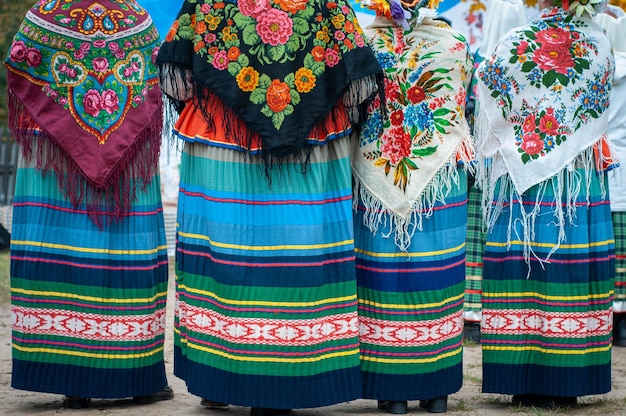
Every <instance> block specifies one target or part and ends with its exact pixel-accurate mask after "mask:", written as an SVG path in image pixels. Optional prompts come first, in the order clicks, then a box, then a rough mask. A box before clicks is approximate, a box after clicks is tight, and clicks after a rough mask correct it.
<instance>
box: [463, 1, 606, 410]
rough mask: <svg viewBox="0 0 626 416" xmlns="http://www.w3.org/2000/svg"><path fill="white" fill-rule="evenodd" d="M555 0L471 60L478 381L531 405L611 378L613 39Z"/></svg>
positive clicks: (586, 8) (589, 389) (600, 389)
mask: <svg viewBox="0 0 626 416" xmlns="http://www.w3.org/2000/svg"><path fill="white" fill-rule="evenodd" d="M552 4H553V3H551V2H550V1H541V2H540V9H541V12H540V14H539V17H538V18H537V19H536V20H534V21H532V22H530V23H528V24H527V25H525V26H523V27H521V28H518V29H514V30H512V31H511V32H509V33H508V34H507V35H506V36H505V37H504V38H503V39H502V40H501V41H500V42H499V43H498V45H497V46H496V48H495V51H494V53H493V54H492V55H491V56H490V57H488V58H487V59H485V61H483V63H482V64H481V65H480V66H479V68H478V77H479V79H480V82H479V85H478V111H479V114H478V117H477V120H476V130H475V137H476V149H477V154H478V160H479V163H478V170H479V172H478V174H477V180H478V183H479V186H480V187H481V189H482V190H483V192H484V207H483V208H484V210H485V216H486V222H487V227H488V235H487V242H486V247H485V255H484V274H483V278H484V280H483V283H484V286H483V320H482V345H483V388H482V391H483V392H485V393H501V394H512V395H514V396H513V402H514V403H520V404H522V405H533V406H540V407H555V406H568V405H575V403H576V398H577V396H584V395H591V394H602V393H606V392H608V391H609V390H610V389H611V305H612V300H613V276H614V271H615V270H614V268H615V255H614V241H613V230H612V222H611V212H610V207H609V200H608V192H607V177H606V175H605V171H606V170H607V169H608V168H609V167H610V165H611V158H610V150H609V148H608V144H607V142H606V140H605V137H606V128H607V120H608V111H607V108H608V106H609V95H610V91H611V86H612V82H613V71H614V59H613V54H612V52H611V43H610V42H609V40H608V39H607V37H606V35H605V34H604V33H603V31H602V29H601V28H600V27H598V25H596V24H595V23H594V22H593V21H592V18H591V15H592V14H594V8H593V4H591V2H585V3H584V4H583V3H582V2H578V1H574V2H572V3H569V4H568V3H567V2H565V1H564V2H563V3H562V4H561V2H560V1H558V5H556V6H553V5H552ZM485 161H489V163H485Z"/></svg>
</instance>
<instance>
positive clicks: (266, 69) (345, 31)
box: [157, 0, 381, 158]
mask: <svg viewBox="0 0 626 416" xmlns="http://www.w3.org/2000/svg"><path fill="white" fill-rule="evenodd" d="M157 62H158V64H159V65H161V67H162V69H164V70H163V71H162V73H163V75H162V77H166V78H167V77H168V76H174V77H180V70H189V71H191V74H192V78H191V79H189V80H187V79H186V78H184V79H183V81H184V82H185V83H186V84H187V85H184V87H183V88H187V89H190V90H191V89H193V96H194V98H193V99H194V100H195V104H196V105H197V107H199V108H200V109H201V110H202V111H203V113H204V118H205V119H206V122H207V124H208V127H209V128H214V126H215V120H213V117H212V114H211V112H210V111H209V110H208V108H210V105H211V104H212V103H214V102H215V98H214V97H217V99H218V100H219V101H221V102H223V103H224V107H225V110H226V112H227V114H225V115H224V118H225V124H226V125H227V127H226V129H225V132H226V134H227V135H229V140H230V141H231V142H236V143H240V144H242V145H243V146H242V147H244V148H250V147H251V143H253V139H254V136H255V135H258V136H260V140H261V142H262V147H263V149H264V152H265V154H272V155H274V156H277V157H279V158H280V157H283V156H286V155H289V154H293V153H298V152H299V151H300V150H302V148H303V146H304V145H305V140H306V138H307V136H308V135H309V133H310V132H311V130H312V129H313V128H314V127H315V126H316V125H318V124H319V123H320V122H322V121H323V120H324V118H325V117H326V115H327V114H329V112H330V111H331V110H332V109H333V107H334V106H335V104H336V102H337V101H338V99H339V98H340V97H341V96H342V94H344V93H346V91H347V90H348V87H349V85H350V84H351V82H352V81H355V80H357V79H359V78H364V77H367V76H375V75H379V74H380V72H381V70H380V67H379V66H378V63H377V62H376V59H375V58H374V56H373V54H372V51H371V50H370V49H369V47H368V45H367V44H366V41H365V39H364V37H363V33H362V29H361V27H360V26H359V24H358V22H357V19H356V16H355V14H354V11H353V10H352V8H351V7H350V5H349V3H348V2H347V0H334V1H326V0H186V1H184V3H183V5H182V7H181V9H180V12H179V13H178V17H177V19H176V21H175V22H174V24H173V25H172V28H171V29H170V31H169V33H168V34H167V36H166V39H165V43H164V44H163V45H162V47H161V50H160V52H159V55H158V59H157ZM172 67H173V68H176V69H178V71H170V70H168V68H172ZM163 82H164V83H165V84H169V85H180V82H179V79H176V80H168V79H165V80H163ZM242 141H243V142H244V143H241V142H242Z"/></svg>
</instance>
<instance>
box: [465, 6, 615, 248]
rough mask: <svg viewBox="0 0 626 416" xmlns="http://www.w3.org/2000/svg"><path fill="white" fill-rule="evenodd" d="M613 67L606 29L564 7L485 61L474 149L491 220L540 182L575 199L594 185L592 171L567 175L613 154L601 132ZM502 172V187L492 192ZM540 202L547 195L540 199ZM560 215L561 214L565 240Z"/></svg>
mask: <svg viewBox="0 0 626 416" xmlns="http://www.w3.org/2000/svg"><path fill="white" fill-rule="evenodd" d="M614 66H615V65H614V59H613V54H612V53H611V44H610V42H609V41H608V39H607V37H606V35H605V34H604V33H603V31H602V29H600V28H599V27H598V26H597V25H596V24H595V23H593V22H592V20H591V17H589V16H587V15H586V14H584V15H583V16H582V17H576V16H575V15H574V14H570V13H568V12H566V11H565V10H563V9H561V8H548V9H545V10H543V11H542V12H541V13H540V16H539V18H538V19H537V20H535V21H533V22H531V23H529V24H528V25H526V26H523V27H521V28H519V29H517V30H514V31H512V32H509V33H508V35H507V37H505V38H504V39H502V40H501V41H500V42H499V43H498V45H497V46H496V49H495V51H494V53H493V54H492V55H491V56H490V57H487V58H486V59H485V61H483V63H482V64H481V65H480V66H479V68H478V78H479V80H480V82H479V83H478V99H479V106H478V107H479V115H478V118H477V120H476V131H475V134H476V148H477V153H478V158H479V161H480V160H482V161H484V160H489V161H490V162H489V163H488V164H485V163H479V164H478V170H479V172H478V175H477V181H478V183H479V185H480V186H481V187H482V188H483V192H484V205H485V213H486V216H487V224H488V226H490V227H491V226H492V225H493V223H494V221H495V220H496V218H497V217H498V215H499V213H500V211H501V207H502V206H503V204H508V203H509V202H510V201H513V200H518V198H517V196H516V195H521V194H523V193H524V192H525V191H526V190H527V189H529V188H530V187H532V186H534V185H539V184H540V185H541V186H550V187H553V188H554V193H552V192H547V191H546V194H551V195H558V196H557V197H558V198H560V195H561V194H563V195H569V197H568V198H569V200H568V201H567V203H568V204H570V205H571V204H573V202H574V200H575V198H576V193H577V192H576V190H577V189H589V188H588V187H586V188H585V186H586V184H587V182H586V181H588V180H589V177H587V178H580V176H579V175H575V174H572V175H570V174H569V173H570V172H573V170H574V168H576V167H585V168H587V172H588V175H591V174H593V172H595V171H596V170H601V169H600V167H601V166H600V165H601V164H600V163H596V162H598V160H599V159H601V160H599V161H600V162H606V159H609V158H610V156H609V155H608V154H609V149H608V148H607V146H606V142H605V141H604V140H603V138H604V137H605V133H606V128H607V117H608V112H607V108H608V106H609V96H610V91H611V86H612V82H613V72H614ZM598 155H600V156H601V157H599V158H598V157H597V156H598ZM502 177H504V182H502V184H503V186H501V188H500V192H501V193H500V195H494V190H495V185H496V182H497V181H498V179H499V178H502ZM494 200H495V201H497V203H495V204H492V201H494ZM542 202H547V201H541V200H540V201H536V203H537V204H541V203H542ZM556 206H557V207H560V206H561V204H560V203H557V204H556ZM524 209H525V208H524V207H522V211H523V212H525V211H524ZM557 210H558V208H557ZM568 211H569V212H570V213H571V212H573V211H572V210H568ZM534 212H536V211H535V210H533V209H532V207H530V210H529V211H528V213H527V214H524V218H523V219H522V221H523V222H524V224H526V228H525V231H524V236H523V239H524V241H525V242H526V243H527V244H526V245H525V247H526V250H527V251H526V253H525V254H526V258H527V259H528V255H529V254H530V253H531V250H530V246H529V244H528V243H529V241H530V240H531V239H532V235H533V233H532V229H531V228H530V227H531V224H533V215H534ZM562 214H563V213H562V212H557V213H556V214H555V216H556V217H557V218H559V219H557V220H556V221H557V222H560V225H561V236H562V238H564V237H565V236H564V234H563V224H564V223H565V219H564V218H565V217H564V216H563V215H562ZM557 248H558V243H557V242H555V248H554V250H556V249H557Z"/></svg>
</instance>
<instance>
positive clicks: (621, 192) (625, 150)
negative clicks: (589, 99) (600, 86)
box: [594, 4, 626, 347]
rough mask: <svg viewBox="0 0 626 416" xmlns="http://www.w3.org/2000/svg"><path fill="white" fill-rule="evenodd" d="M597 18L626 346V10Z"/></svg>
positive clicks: (617, 306) (617, 310) (620, 336)
mask: <svg viewBox="0 0 626 416" xmlns="http://www.w3.org/2000/svg"><path fill="white" fill-rule="evenodd" d="M594 20H595V21H596V23H598V24H599V25H600V26H601V27H602V28H604V29H605V30H606V33H607V35H608V37H609V39H611V43H612V45H613V54H614V55H615V77H614V81H613V88H612V89H611V105H610V106H609V121H608V123H609V124H608V131H607V134H608V136H609V139H610V141H611V145H612V146H613V149H614V151H615V154H616V158H617V160H618V161H620V163H621V167H620V168H619V169H615V170H614V171H613V172H612V173H611V174H610V175H609V189H610V194H611V215H612V217H613V232H614V234H615V297H614V299H613V345H616V346H620V347H626V168H625V167H624V162H625V161H626V112H624V109H625V108H626V13H625V12H624V10H623V9H621V8H620V7H618V6H614V5H612V4H610V5H607V8H606V10H605V11H604V13H598V14H597V15H596V16H595V18H594Z"/></svg>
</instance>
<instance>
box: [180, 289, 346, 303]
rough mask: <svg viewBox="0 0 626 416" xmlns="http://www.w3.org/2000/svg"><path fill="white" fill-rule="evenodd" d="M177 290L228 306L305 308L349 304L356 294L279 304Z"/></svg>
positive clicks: (189, 290)
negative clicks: (205, 297) (341, 303)
mask: <svg viewBox="0 0 626 416" xmlns="http://www.w3.org/2000/svg"><path fill="white" fill-rule="evenodd" d="M178 287H179V290H181V291H184V292H188V293H195V294H198V295H202V296H207V297H210V298H212V299H216V300H218V301H220V302H222V303H225V304H228V305H245V306H257V305H258V306H287V307H306V306H319V305H326V304H332V303H340V302H350V301H353V300H355V299H356V294H354V295H349V296H343V297H337V298H330V299H320V300H316V301H312V302H280V301H274V300H271V301H262V300H250V301H246V300H235V299H227V298H224V297H221V296H218V295H216V294H215V293H213V292H209V291H206V290H200V289H192V288H189V287H188V286H185V285H182V284H179V285H178Z"/></svg>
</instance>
